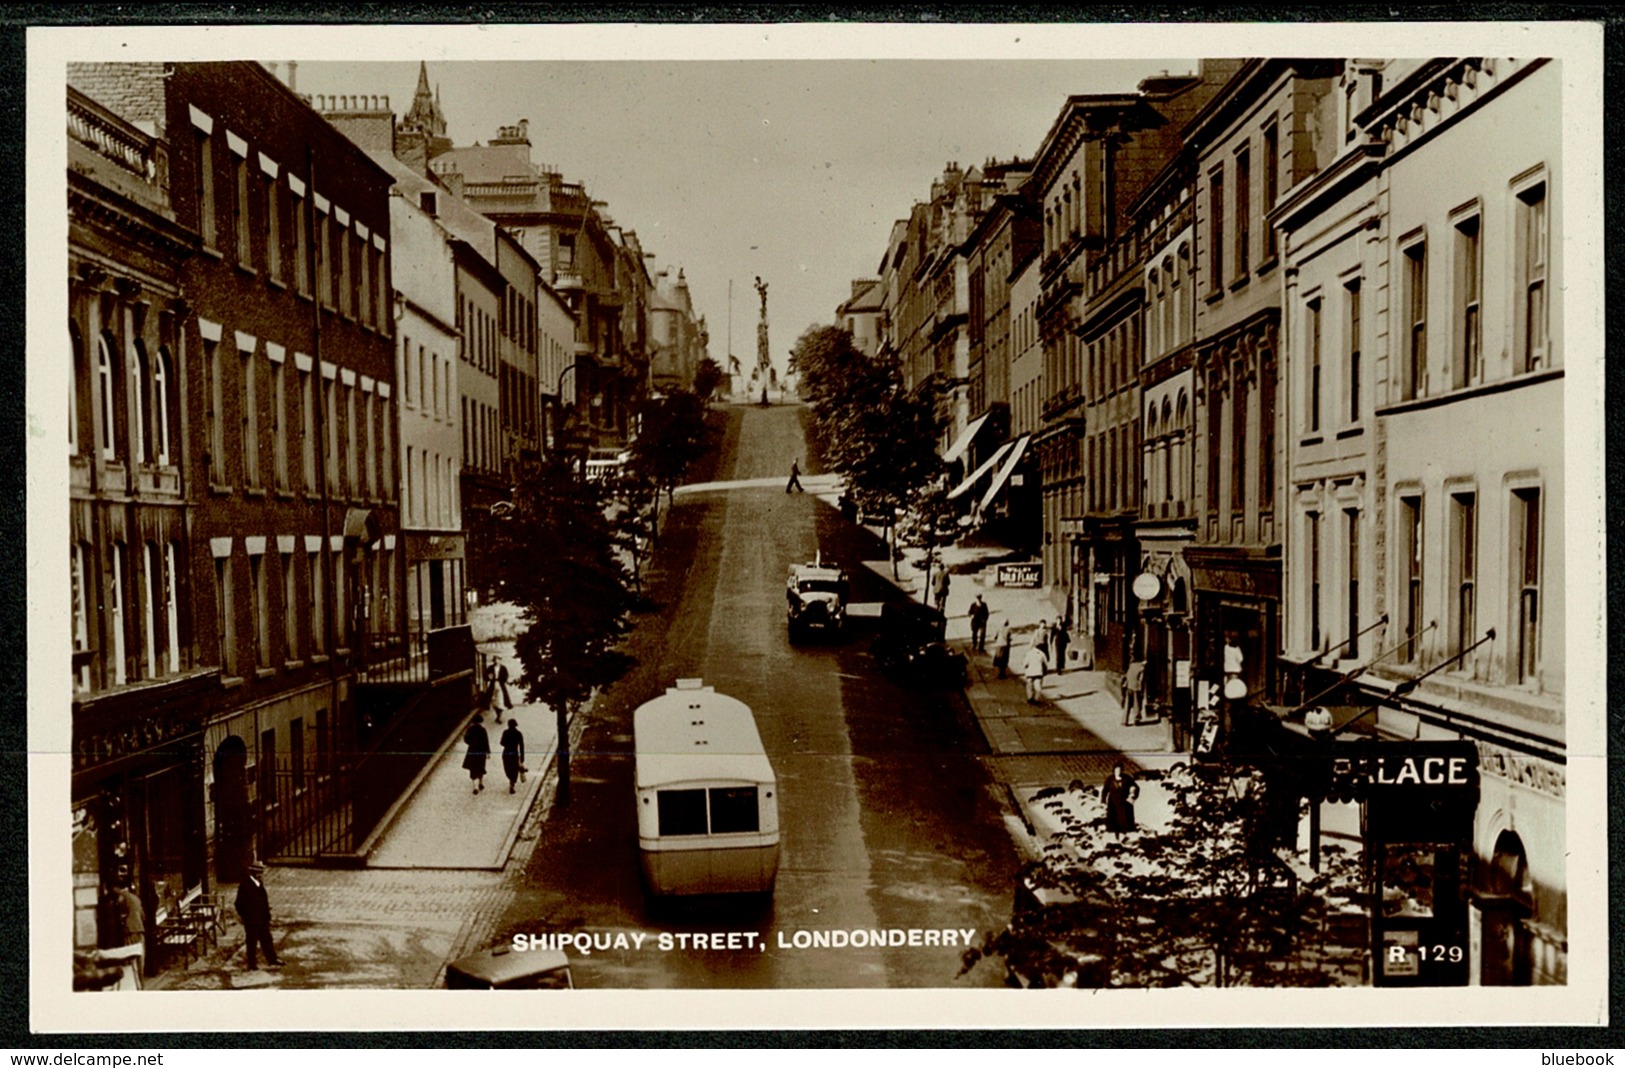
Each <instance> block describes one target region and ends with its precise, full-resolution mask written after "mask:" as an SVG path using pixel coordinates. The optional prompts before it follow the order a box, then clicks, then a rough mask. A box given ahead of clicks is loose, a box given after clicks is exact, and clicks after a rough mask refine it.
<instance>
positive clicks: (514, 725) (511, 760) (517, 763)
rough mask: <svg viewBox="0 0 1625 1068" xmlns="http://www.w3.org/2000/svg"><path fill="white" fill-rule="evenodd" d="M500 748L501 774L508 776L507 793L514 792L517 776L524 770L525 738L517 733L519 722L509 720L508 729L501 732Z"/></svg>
mask: <svg viewBox="0 0 1625 1068" xmlns="http://www.w3.org/2000/svg"><path fill="white" fill-rule="evenodd" d="M498 744H500V745H501V746H502V772H503V774H504V775H506V776H508V792H509V793H510V794H511V793H513V792H514V783H516V782H518V781H519V775H520V773H521V772H523V771H524V770H525V736H524V735H523V734H521V733H520V731H519V721H518V720H517V719H510V720H509V721H508V729H507V730H505V731H503V732H502V737H501V738H500V739H499V740H498Z"/></svg>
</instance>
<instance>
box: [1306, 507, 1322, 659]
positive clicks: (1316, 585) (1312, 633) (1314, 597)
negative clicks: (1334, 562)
mask: <svg viewBox="0 0 1625 1068" xmlns="http://www.w3.org/2000/svg"><path fill="white" fill-rule="evenodd" d="M1306 518H1307V519H1308V521H1309V522H1308V532H1307V537H1308V539H1309V544H1308V550H1309V648H1311V649H1319V648H1320V513H1319V512H1310V513H1309V514H1308V516H1307V517H1306Z"/></svg>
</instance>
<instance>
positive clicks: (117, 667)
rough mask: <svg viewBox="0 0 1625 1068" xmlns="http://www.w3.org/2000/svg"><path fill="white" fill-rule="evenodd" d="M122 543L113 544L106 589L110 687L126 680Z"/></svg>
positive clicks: (121, 684)
mask: <svg viewBox="0 0 1625 1068" xmlns="http://www.w3.org/2000/svg"><path fill="white" fill-rule="evenodd" d="M125 601H126V599H125V596H124V543H123V542H122V541H116V542H114V543H113V576H112V581H111V582H110V583H108V587H107V602H108V603H107V607H108V613H107V627H108V629H109V630H110V631H112V634H113V642H112V645H113V648H112V658H111V661H110V662H109V663H107V664H106V665H104V666H105V668H106V669H107V671H108V677H109V678H110V680H111V682H112V685H114V686H123V685H124V683H125V680H126V676H125V671H126V667H125V663H124V605H125Z"/></svg>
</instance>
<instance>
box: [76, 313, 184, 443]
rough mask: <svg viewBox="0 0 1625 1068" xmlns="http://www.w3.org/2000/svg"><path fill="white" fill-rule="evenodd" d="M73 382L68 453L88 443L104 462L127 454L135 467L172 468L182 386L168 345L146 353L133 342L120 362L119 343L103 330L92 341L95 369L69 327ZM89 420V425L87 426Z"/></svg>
mask: <svg viewBox="0 0 1625 1068" xmlns="http://www.w3.org/2000/svg"><path fill="white" fill-rule="evenodd" d="M68 336H69V339H70V343H71V345H72V350H73V351H72V354H71V355H72V366H71V371H70V373H71V375H72V381H70V382H69V384H68V452H69V453H70V454H71V455H74V456H78V455H81V454H82V452H83V451H84V447H85V445H86V444H87V443H88V444H89V445H90V447H91V451H92V452H93V453H94V454H95V455H97V456H99V457H101V458H102V459H104V460H122V459H124V458H125V457H126V456H128V457H129V458H130V459H132V460H133V461H134V462H135V463H138V464H157V465H159V466H161V467H168V466H171V465H175V464H176V462H177V461H178V460H179V458H180V456H179V453H180V449H179V445H180V439H179V428H178V425H177V418H176V417H177V413H178V411H179V408H180V382H179V380H178V379H177V377H176V368H175V359H174V356H173V355H172V354H171V352H170V350H169V346H167V345H160V346H159V347H158V351H157V352H155V353H152V352H148V350H147V344H146V342H145V340H143V339H141V338H134V339H132V340H131V341H130V343H129V345H128V346H127V348H126V353H125V357H124V358H122V359H121V358H120V357H119V355H118V353H119V349H120V345H119V341H118V339H117V338H116V337H115V336H114V335H113V334H112V333H111V332H110V331H103V332H102V333H101V334H100V335H98V336H97V337H96V339H95V350H96V360H95V370H94V373H92V371H91V370H90V368H89V367H88V366H87V363H86V359H85V345H84V339H83V336H82V335H81V334H80V332H79V326H78V324H77V323H73V322H70V323H69V324H68ZM86 419H89V421H90V425H89V426H88V427H87V426H86V425H85V420H86Z"/></svg>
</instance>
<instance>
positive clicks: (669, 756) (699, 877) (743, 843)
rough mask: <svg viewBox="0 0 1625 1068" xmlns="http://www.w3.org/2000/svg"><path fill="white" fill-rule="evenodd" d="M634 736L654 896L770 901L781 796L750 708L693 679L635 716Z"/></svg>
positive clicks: (643, 842) (646, 871)
mask: <svg viewBox="0 0 1625 1068" xmlns="http://www.w3.org/2000/svg"><path fill="white" fill-rule="evenodd" d="M632 730H633V735H634V738H635V744H636V748H637V784H636V788H637V806H638V848H639V851H640V853H641V856H642V862H643V877H644V882H645V884H646V885H647V886H648V888H649V890H650V892H651V893H653V894H656V895H661V896H665V895H678V894H735V893H771V892H772V890H773V880H774V877H775V876H776V875H777V874H778V870H779V805H778V801H777V799H776V797H775V795H776V793H777V792H778V788H777V784H776V782H775V779H774V776H773V766H772V765H771V764H769V763H768V760H767V754H766V753H765V752H764V751H763V749H762V738H761V735H760V734H758V733H757V730H756V719H755V717H754V716H752V715H751V711H750V706H748V705H746V704H745V703H744V702H743V701H740V700H737V699H735V698H732V697H728V696H726V695H724V694H720V693H717V692H716V690H714V689H713V688H711V687H710V686H706V685H705V684H704V683H703V682H702V681H701V680H699V679H678V680H677V685H676V686H673V687H672V688H671V689H669V690H667V691H666V692H665V693H664V694H662V695H661V696H659V697H656V698H655V699H654V700H652V701H649V702H647V703H645V704H643V705H641V706H640V707H639V708H638V710H637V711H636V712H634V713H633V717H632Z"/></svg>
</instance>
